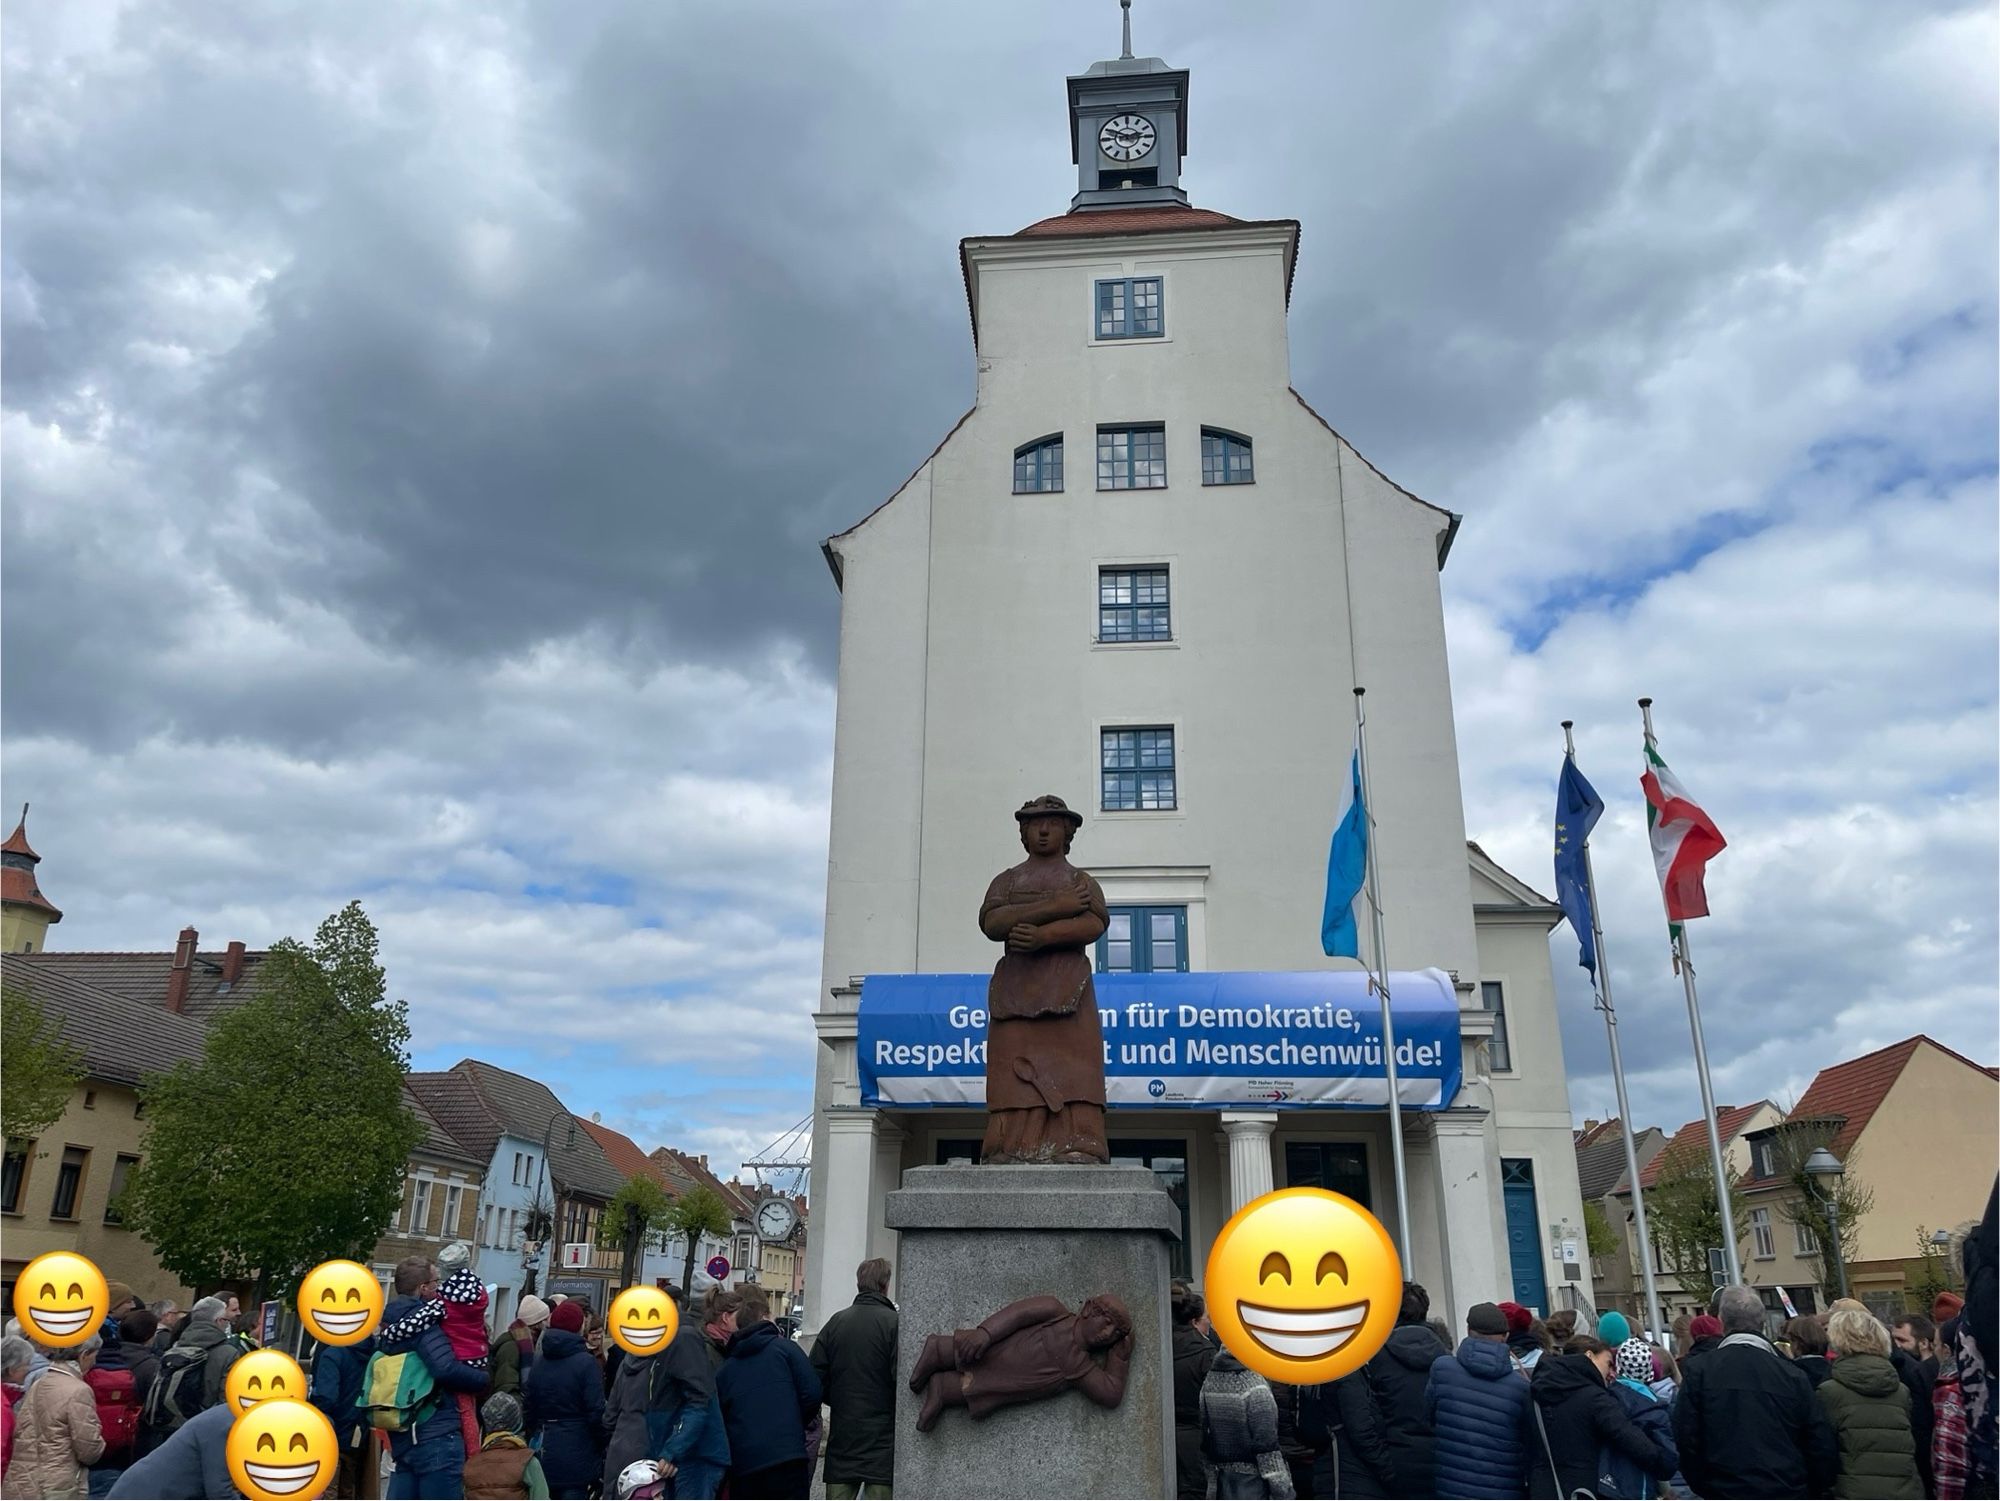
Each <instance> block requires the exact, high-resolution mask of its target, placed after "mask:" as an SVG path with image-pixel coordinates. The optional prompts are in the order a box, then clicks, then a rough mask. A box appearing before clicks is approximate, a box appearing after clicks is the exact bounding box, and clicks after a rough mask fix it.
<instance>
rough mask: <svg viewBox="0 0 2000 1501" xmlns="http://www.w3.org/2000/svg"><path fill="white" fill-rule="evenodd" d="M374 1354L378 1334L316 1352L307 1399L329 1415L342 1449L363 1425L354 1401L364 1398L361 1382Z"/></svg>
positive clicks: (328, 1417)
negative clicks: (370, 1357)
mask: <svg viewBox="0 0 2000 1501" xmlns="http://www.w3.org/2000/svg"><path fill="white" fill-rule="evenodd" d="M374 1353H375V1336H374V1335H372V1334H371V1335H369V1336H368V1338H366V1339H364V1340H362V1341H361V1342H360V1343H359V1344H354V1345H321V1346H320V1347H319V1348H318V1349H317V1350H316V1351H314V1352H313V1362H312V1378H311V1381H310V1382H309V1383H308V1385H307V1387H306V1399H307V1400H308V1401H309V1402H311V1403H312V1405H313V1406H315V1407H317V1408H318V1409H319V1410H320V1411H321V1412H323V1413H325V1414H326V1420H327V1421H328V1422H329V1423H331V1424H333V1436H334V1439H335V1441H336V1442H337V1443H338V1444H339V1445H340V1447H341V1448H342V1449H346V1448H348V1447H349V1445H350V1441H351V1440H352V1439H353V1437H354V1431H355V1430H356V1429H357V1428H359V1427H360V1426H361V1422H362V1419H361V1413H360V1411H359V1410H358V1409H357V1408H356V1406H355V1403H356V1402H357V1401H358V1400H359V1399H360V1397H361V1381H362V1378H363V1377H364V1376H365V1375H367V1373H368V1357H369V1356H371V1355H373V1354H374Z"/></svg>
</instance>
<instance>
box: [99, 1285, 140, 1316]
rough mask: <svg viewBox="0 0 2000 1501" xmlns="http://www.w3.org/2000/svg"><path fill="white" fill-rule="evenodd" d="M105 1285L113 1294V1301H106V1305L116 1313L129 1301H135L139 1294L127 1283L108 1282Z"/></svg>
mask: <svg viewBox="0 0 2000 1501" xmlns="http://www.w3.org/2000/svg"><path fill="white" fill-rule="evenodd" d="M104 1286H105V1290H106V1291H107V1292H109V1293H110V1294H111V1301H110V1302H108V1303H106V1304H105V1305H104V1306H105V1307H106V1308H108V1309H110V1310H111V1311H112V1312H113V1313H116V1312H117V1311H118V1310H119V1309H121V1308H123V1307H124V1306H125V1305H126V1304H127V1303H131V1302H135V1301H137V1299H138V1296H139V1295H138V1294H137V1293H135V1292H133V1291H132V1289H131V1287H130V1285H128V1284H127V1283H123V1282H107V1283H105V1284H104Z"/></svg>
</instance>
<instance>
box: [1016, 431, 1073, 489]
mask: <svg viewBox="0 0 2000 1501" xmlns="http://www.w3.org/2000/svg"><path fill="white" fill-rule="evenodd" d="M1062 487H1063V440H1062V434H1061V433H1051V434H1049V436H1048V437H1046V438H1037V439H1035V441H1034V442H1032V443H1024V444H1023V445H1021V447H1019V448H1017V449H1015V450H1014V493H1015V494H1016V495H1033V494H1037V493H1042V492H1048V491H1055V490H1060V489H1062Z"/></svg>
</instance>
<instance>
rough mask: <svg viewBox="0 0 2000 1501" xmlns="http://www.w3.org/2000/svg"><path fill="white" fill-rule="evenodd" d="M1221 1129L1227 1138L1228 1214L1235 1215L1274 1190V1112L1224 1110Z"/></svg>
mask: <svg viewBox="0 0 2000 1501" xmlns="http://www.w3.org/2000/svg"><path fill="white" fill-rule="evenodd" d="M1222 1129H1223V1132H1224V1134H1225V1135H1227V1136H1228V1138H1229V1212H1230V1213H1231V1214H1234V1213H1235V1212H1236V1211H1237V1210H1239V1209H1241V1208H1242V1207H1243V1206H1244V1205H1245V1204H1248V1203H1249V1202H1250V1201H1251V1200H1252V1199H1261V1198H1262V1197H1263V1196H1264V1195H1265V1194H1267V1193H1269V1192H1270V1191H1271V1189H1272V1187H1273V1183H1272V1174H1271V1133H1272V1132H1273V1131H1275V1130H1277V1129H1278V1117H1277V1115H1276V1114H1275V1113H1273V1112H1266V1111H1244V1110H1225V1111H1223V1112H1222Z"/></svg>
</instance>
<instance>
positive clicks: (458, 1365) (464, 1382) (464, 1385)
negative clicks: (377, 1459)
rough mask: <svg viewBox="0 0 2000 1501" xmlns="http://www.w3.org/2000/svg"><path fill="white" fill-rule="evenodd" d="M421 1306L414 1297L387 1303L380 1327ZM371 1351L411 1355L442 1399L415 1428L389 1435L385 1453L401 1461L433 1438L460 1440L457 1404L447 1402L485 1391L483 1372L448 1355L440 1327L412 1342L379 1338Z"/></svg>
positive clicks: (447, 1342)
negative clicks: (428, 1371) (461, 1394)
mask: <svg viewBox="0 0 2000 1501" xmlns="http://www.w3.org/2000/svg"><path fill="white" fill-rule="evenodd" d="M423 1306H424V1300H423V1299H422V1298H419V1297H417V1296H416V1295H415V1294H408V1295H405V1296H402V1297H397V1298H392V1299H390V1300H389V1306H388V1307H387V1308H385V1309H383V1310H382V1327H383V1328H385V1329H386V1328H387V1327H388V1326H389V1325H391V1324H394V1323H395V1322H397V1321H398V1320H399V1319H406V1318H408V1317H409V1316H410V1315H411V1314H413V1313H415V1312H416V1311H417V1310H418V1309H420V1308H422V1307H423ZM375 1348H376V1349H377V1350H378V1351H380V1352H381V1353H382V1354H384V1355H398V1354H402V1353H405V1352H407V1351H412V1350H413V1351H415V1352H416V1356H417V1358H418V1359H419V1360H421V1361H422V1362H423V1363H424V1364H425V1365H427V1366H429V1367H430V1368H431V1381H432V1383H433V1384H435V1385H436V1387H437V1389H438V1392H439V1394H440V1396H442V1397H444V1398H445V1400H443V1401H440V1402H439V1403H438V1405H437V1408H436V1410H435V1411H433V1412H432V1413H431V1415H430V1416H429V1417H427V1418H425V1419H424V1420H423V1421H422V1422H421V1423H419V1424H417V1426H416V1427H415V1428H413V1429H411V1430H410V1431H408V1432H407V1433H392V1434H390V1435H389V1452H390V1453H391V1454H393V1455H395V1456H396V1458H398V1459H401V1458H402V1457H403V1455H404V1454H406V1453H407V1452H409V1448H410V1446H411V1445H412V1444H423V1443H428V1442H430V1440H432V1439H434V1438H453V1437H461V1436H462V1435H463V1433H464V1431H465V1430H464V1429H462V1428H461V1427H460V1426H459V1422H458V1404H457V1403H456V1402H454V1401H451V1400H450V1399H449V1394H450V1393H452V1392H470V1393H472V1394H473V1395H474V1396H475V1397H476V1396H478V1395H479V1394H480V1393H481V1392H483V1391H485V1390H486V1372H485V1371H483V1370H481V1369H480V1368H479V1367H478V1366H476V1365H467V1364H466V1363H465V1362H464V1361H462V1360H460V1359H459V1358H458V1357H457V1356H456V1355H454V1354H452V1353H451V1341H450V1340H449V1339H447V1338H446V1337H445V1332H444V1326H443V1325H442V1324H438V1323H432V1324H430V1325H428V1326H427V1327H426V1328H425V1329H424V1330H423V1331H422V1332H421V1333H419V1334H418V1335H417V1336H416V1337H415V1338H414V1339H395V1338H392V1337H390V1336H388V1335H381V1336H378V1338H377V1341H376V1346H375Z"/></svg>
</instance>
